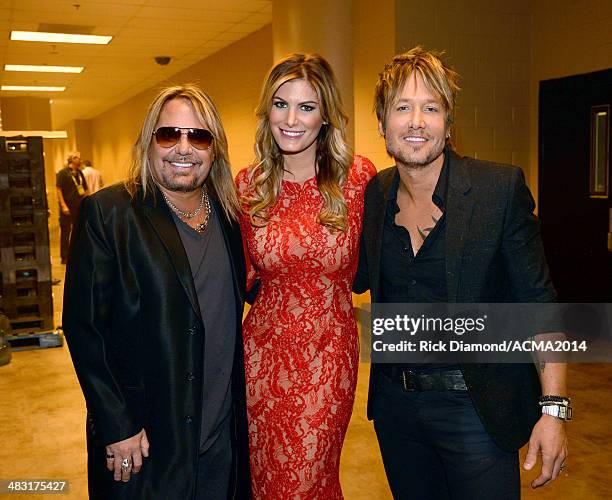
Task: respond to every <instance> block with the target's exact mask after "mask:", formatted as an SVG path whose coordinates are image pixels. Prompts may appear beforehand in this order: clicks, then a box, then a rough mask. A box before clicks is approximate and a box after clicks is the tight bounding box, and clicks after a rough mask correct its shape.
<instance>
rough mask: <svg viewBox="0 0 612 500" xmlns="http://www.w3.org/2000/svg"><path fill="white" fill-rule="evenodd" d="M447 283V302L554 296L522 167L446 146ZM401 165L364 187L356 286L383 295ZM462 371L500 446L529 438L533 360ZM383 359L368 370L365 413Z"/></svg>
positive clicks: (533, 415)
mask: <svg viewBox="0 0 612 500" xmlns="http://www.w3.org/2000/svg"><path fill="white" fill-rule="evenodd" d="M447 154H449V155H450V158H449V178H448V193H447V200H446V210H445V217H446V229H445V235H446V281H447V293H448V300H449V302H453V303H455V302H457V303H475V302H482V303H494V302H554V301H555V300H556V294H555V291H554V288H553V285H552V282H551V280H550V277H549V272H548V266H547V264H546V259H545V256H544V248H543V246H542V241H541V238H540V224H539V221H538V220H537V218H536V217H535V215H534V214H533V210H534V208H535V203H534V200H533V198H532V196H531V193H530V192H529V189H528V188H527V186H526V185H525V179H524V176H523V172H522V170H521V169H520V168H517V167H513V166H508V165H500V164H493V163H489V162H484V161H479V160H475V159H473V158H467V157H463V158H462V157H460V156H458V155H457V154H456V153H455V152H453V151H452V150H450V149H448V150H447ZM396 172H397V167H391V168H388V169H386V170H383V171H381V172H380V173H379V174H378V175H377V176H376V177H375V178H374V179H372V181H371V182H370V184H369V185H368V187H367V188H366V193H365V203H364V221H363V233H362V238H361V250H360V255H359V268H358V271H357V276H356V279H355V285H354V291H355V292H356V293H363V292H365V291H366V290H368V289H370V292H371V295H372V302H379V301H382V292H381V290H380V257H381V244H382V231H383V222H384V214H385V203H386V201H387V199H388V194H389V190H390V187H391V183H392V181H393V178H394V176H395V175H396ZM461 371H462V372H463V376H464V378H465V382H466V385H467V387H468V391H469V393H470V396H471V397H472V400H473V402H474V406H475V407H476V411H477V412H478V414H479V416H480V418H481V420H482V422H483V425H484V427H485V429H486V430H487V432H488V433H489V434H490V436H491V437H492V438H493V440H494V441H495V442H496V443H497V444H498V446H500V448H502V449H504V450H508V451H513V450H516V449H518V448H520V447H521V446H522V445H524V444H525V443H526V442H527V441H528V440H529V436H530V434H531V429H532V428H533V425H534V424H535V422H536V421H537V420H538V419H539V417H540V415H541V412H540V408H539V406H538V397H539V396H540V391H541V389H540V383H539V378H538V375H537V372H536V371H535V367H534V366H533V365H532V364H469V365H468V364H465V365H461ZM379 374H380V367H379V365H376V364H373V365H372V369H371V372H370V389H369V401H368V418H373V417H375V416H374V415H372V402H373V401H374V398H375V397H376V394H377V385H378V377H379Z"/></svg>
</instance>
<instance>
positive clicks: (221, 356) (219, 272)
mask: <svg viewBox="0 0 612 500" xmlns="http://www.w3.org/2000/svg"><path fill="white" fill-rule="evenodd" d="M172 215H173V217H174V223H175V224H176V227H177V229H178V232H179V234H180V236H181V241H182V242H183V247H184V248H185V252H186V253H187V258H188V259H189V266H190V267H191V273H192V275H193V281H194V283H195V289H196V292H197V295H198V303H199V306H200V314H201V315H202V319H203V321H204V330H205V337H204V338H205V341H204V373H203V394H202V428H201V438H200V453H204V452H205V451H206V450H207V449H208V448H209V447H210V446H211V445H212V444H213V443H214V442H215V440H216V439H217V437H218V435H219V432H220V429H221V424H222V423H223V421H224V420H225V419H226V418H227V417H228V416H229V414H230V410H231V406H232V392H231V388H230V385H231V376H232V364H233V360H234V347H235V342H236V298H235V297H234V280H233V276H232V266H231V263H230V256H229V254H228V251H227V248H226V245H225V241H224V238H223V232H222V230H221V224H220V222H219V218H218V216H217V214H216V213H215V211H214V210H212V207H211V213H210V220H209V222H208V228H207V229H206V231H205V232H204V233H203V234H200V233H198V232H197V231H195V230H194V229H192V228H191V227H189V226H188V225H187V224H185V223H184V222H183V221H181V220H180V219H179V218H178V217H177V216H176V214H174V213H172Z"/></svg>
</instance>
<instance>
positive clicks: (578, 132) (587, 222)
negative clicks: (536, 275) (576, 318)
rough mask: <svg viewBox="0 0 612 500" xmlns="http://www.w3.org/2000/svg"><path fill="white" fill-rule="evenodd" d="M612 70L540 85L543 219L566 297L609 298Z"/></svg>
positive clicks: (557, 283) (554, 274)
mask: <svg viewBox="0 0 612 500" xmlns="http://www.w3.org/2000/svg"><path fill="white" fill-rule="evenodd" d="M611 107H612V69H610V70H605V71H598V72H595V73H588V74H585V75H576V76H570V77H566V78H559V79H555V80H547V81H543V82H540V114H539V127H540V128H539V139H540V140H539V216H540V219H541V220H542V237H543V239H544V247H545V249H546V255H547V258H548V263H549V265H550V270H551V275H552V278H553V282H554V284H555V287H556V288H557V291H558V293H559V299H560V300H561V301H563V302H612V227H611V225H612V210H611V206H612V205H611V203H610V200H611V198H612V179H611V176H610V170H609V163H610V156H611V155H610V146H611V145H612V141H611V140H610V130H611V128H612V127H611V126H610V125H611V122H612V119H611V116H610V108H611Z"/></svg>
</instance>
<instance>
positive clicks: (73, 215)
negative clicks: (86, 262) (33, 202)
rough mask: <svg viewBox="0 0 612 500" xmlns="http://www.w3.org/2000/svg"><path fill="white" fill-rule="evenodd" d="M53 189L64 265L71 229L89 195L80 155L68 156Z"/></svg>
mask: <svg viewBox="0 0 612 500" xmlns="http://www.w3.org/2000/svg"><path fill="white" fill-rule="evenodd" d="M55 187H56V191H57V202H58V206H59V226H60V257H61V261H62V264H66V262H67V260H68V250H69V247H70V235H71V233H72V228H73V227H74V226H75V224H76V221H77V220H78V218H79V208H80V206H81V202H82V201H83V198H85V197H86V196H87V195H88V194H89V190H88V185H87V181H86V179H85V176H84V175H83V172H82V171H81V153H79V152H78V151H75V152H74V153H70V154H69V155H68V158H67V161H66V166H65V167H64V168H62V169H61V170H60V171H59V172H58V173H57V174H56V176H55Z"/></svg>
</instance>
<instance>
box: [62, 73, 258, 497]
mask: <svg viewBox="0 0 612 500" xmlns="http://www.w3.org/2000/svg"><path fill="white" fill-rule="evenodd" d="M237 210H238V201H237V198H236V194H235V192H234V184H233V182H232V176H231V172H230V168H229V164H228V156H227V140H226V137H225V133H224V131H223V127H222V124H221V120H220V118H219V115H218V112H217V110H216V108H215V106H214V104H213V103H212V101H211V100H210V98H209V97H208V96H207V95H206V94H204V93H203V92H202V91H201V90H200V89H198V88H197V87H195V86H190V85H188V86H176V87H170V88H167V89H164V90H163V91H161V92H160V93H159V95H158V96H157V97H156V98H155V99H154V101H153V103H152V104H151V106H150V107H149V110H148V112H147V115H146V117H145V120H144V124H143V127H142V130H141V132H140V135H139V138H138V140H137V142H136V144H135V146H134V149H133V161H132V165H131V167H130V172H129V178H128V180H127V181H126V182H125V183H123V184H116V185H114V186H111V187H109V188H106V189H102V190H101V191H98V192H97V193H95V194H94V195H92V196H90V197H88V198H86V199H85V201H84V202H83V204H82V207H81V215H80V219H79V221H78V224H77V227H76V230H75V235H74V238H73V246H72V248H71V254H70V260H69V264H68V268H67V274H66V286H65V295H64V315H63V326H64V332H65V334H66V338H67V340H68V345H69V347H70V352H71V355H72V359H73V362H74V366H75V369H76V372H77V376H78V378H79V381H80V383H81V386H82V389H83V393H84V395H85V400H86V403H87V410H88V418H87V446H88V454H89V461H88V468H89V494H90V498H95V499H112V500H115V499H130V500H134V499H142V500H145V499H146V500H150V499H162V498H165V499H169V498H172V499H177V500H183V499H184V500H187V499H189V500H191V499H197V500H199V499H206V500H221V499H226V498H250V475H249V457H248V441H247V423H246V403H245V400H246V397H245V396H246V395H245V380H244V367H243V344H242V334H241V318H242V310H243V304H244V292H245V290H244V288H245V265H244V257H243V250H242V241H241V237H240V231H239V228H238V224H237V222H236V219H235V216H236V213H237Z"/></svg>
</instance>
